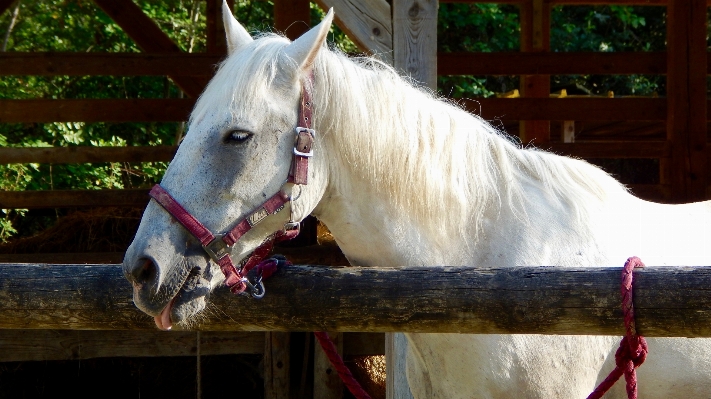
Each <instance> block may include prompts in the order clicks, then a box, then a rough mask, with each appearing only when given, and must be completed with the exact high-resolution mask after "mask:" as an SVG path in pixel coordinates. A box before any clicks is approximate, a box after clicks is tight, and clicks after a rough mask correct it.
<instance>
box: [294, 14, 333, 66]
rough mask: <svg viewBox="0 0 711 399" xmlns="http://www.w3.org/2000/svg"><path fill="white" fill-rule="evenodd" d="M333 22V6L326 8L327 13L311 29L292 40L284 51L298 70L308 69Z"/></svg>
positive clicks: (324, 41)
mask: <svg viewBox="0 0 711 399" xmlns="http://www.w3.org/2000/svg"><path fill="white" fill-rule="evenodd" d="M332 23H333V8H330V9H329V10H328V14H326V16H325V17H324V18H323V20H322V21H321V22H320V23H319V24H318V25H316V26H314V27H313V28H311V30H309V31H308V32H306V33H304V34H303V35H302V36H301V37H299V38H298V39H296V40H294V42H293V43H291V44H290V45H289V46H288V47H287V48H286V49H284V52H285V53H286V55H288V56H289V57H290V58H291V59H293V60H294V61H295V62H296V64H297V65H298V66H299V70H300V71H302V72H303V71H309V70H310V69H311V65H312V64H313V62H314V60H315V59H316V55H318V52H319V50H320V49H321V48H323V45H324V43H326V37H327V36H328V31H329V30H330V29H331V24H332Z"/></svg>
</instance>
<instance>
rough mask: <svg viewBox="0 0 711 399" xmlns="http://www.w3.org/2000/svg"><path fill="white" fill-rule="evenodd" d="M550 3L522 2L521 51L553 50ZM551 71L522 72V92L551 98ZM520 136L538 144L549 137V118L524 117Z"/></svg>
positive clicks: (541, 1) (537, 1) (548, 139)
mask: <svg viewBox="0 0 711 399" xmlns="http://www.w3.org/2000/svg"><path fill="white" fill-rule="evenodd" d="M550 10H551V8H550V4H549V3H548V2H547V1H544V0H527V1H526V2H524V3H522V4H521V51H522V52H546V51H549V50H550V14H551V12H550ZM549 95H550V76H549V75H524V76H521V96H522V97H534V98H548V97H549ZM520 137H521V141H523V142H524V143H530V142H534V143H535V144H537V145H541V144H543V143H547V142H549V141H550V121H542V120H535V121H521V122H520Z"/></svg>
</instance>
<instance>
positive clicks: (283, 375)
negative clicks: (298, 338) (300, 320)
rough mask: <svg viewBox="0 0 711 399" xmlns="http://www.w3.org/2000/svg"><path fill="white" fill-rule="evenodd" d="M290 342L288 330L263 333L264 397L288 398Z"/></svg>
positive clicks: (268, 398) (266, 398)
mask: <svg viewBox="0 0 711 399" xmlns="http://www.w3.org/2000/svg"><path fill="white" fill-rule="evenodd" d="M290 344H291V334H290V333H288V332H277V331H269V332H266V333H264V361H263V362H264V398H265V399H289V388H290V379H289V375H290V371H289V370H290V367H289V365H290V362H291V361H290Z"/></svg>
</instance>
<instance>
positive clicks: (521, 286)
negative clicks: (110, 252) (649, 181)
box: [0, 264, 711, 337]
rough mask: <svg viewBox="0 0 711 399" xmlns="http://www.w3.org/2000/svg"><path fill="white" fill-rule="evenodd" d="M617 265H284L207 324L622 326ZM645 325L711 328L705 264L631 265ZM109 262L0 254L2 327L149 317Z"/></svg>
mask: <svg viewBox="0 0 711 399" xmlns="http://www.w3.org/2000/svg"><path fill="white" fill-rule="evenodd" d="M620 270H621V269H620V268H599V267H598V268H561V267H516V268H472V267H419V268H413V267H399V268H375V267H315V266H293V267H289V268H287V269H285V270H283V271H281V272H279V273H278V274H277V275H275V276H274V277H272V278H271V279H270V280H269V281H268V282H267V295H266V297H265V298H264V299H262V300H253V299H249V298H246V297H236V296H234V295H232V294H230V293H229V292H228V291H227V290H217V291H216V292H215V293H213V295H212V296H211V301H212V302H213V303H214V305H215V306H216V308H218V309H220V310H219V312H209V314H207V315H206V316H205V319H204V320H203V321H202V322H201V324H200V327H199V328H200V329H201V330H204V331H260V330H264V331H318V330H325V331H361V332H393V331H403V332H440V333H536V334H597V335H620V334H622V333H623V322H622V314H621V311H620V298H619V296H620V294H619V285H620ZM635 307H636V315H637V328H638V331H639V332H640V333H641V334H644V335H646V336H651V337H653V336H656V337H660V336H688V337H711V267H648V268H646V269H644V270H639V271H637V272H635ZM154 328H155V327H154V326H153V320H152V318H150V317H148V316H146V315H144V314H143V313H141V312H139V311H138V310H137V309H136V308H135V307H134V306H133V303H132V300H131V289H130V286H129V284H128V282H127V281H126V280H125V279H124V278H123V275H122V272H121V268H120V267H119V266H117V265H82V266H78V265H31V264H30V265H28V264H0V329H76V330H94V329H104V330H136V329H139V330H140V329H148V330H150V329H154Z"/></svg>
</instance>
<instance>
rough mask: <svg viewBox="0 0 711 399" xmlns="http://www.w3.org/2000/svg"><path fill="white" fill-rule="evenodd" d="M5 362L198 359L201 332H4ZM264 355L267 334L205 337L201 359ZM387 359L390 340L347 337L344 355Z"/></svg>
mask: <svg viewBox="0 0 711 399" xmlns="http://www.w3.org/2000/svg"><path fill="white" fill-rule="evenodd" d="M0 348H2V351H0V362H27V361H47V360H79V359H93V358H100V357H166V356H196V355H197V333H196V332H195V331H174V332H170V333H166V332H163V331H158V330H155V331H150V330H148V331H145V330H143V331H130V330H129V331H118V330H116V331H111V330H108V331H82V330H79V331H71V330H0ZM263 353H264V333H263V332H256V331H254V332H249V331H242V332H235V331H229V332H221V331H203V332H201V333H200V355H201V356H212V355H232V354H240V355H251V354H258V355H261V354H263ZM384 353H385V336H384V335H383V334H378V333H346V334H344V336H343V354H344V355H346V356H373V355H382V354H384Z"/></svg>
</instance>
